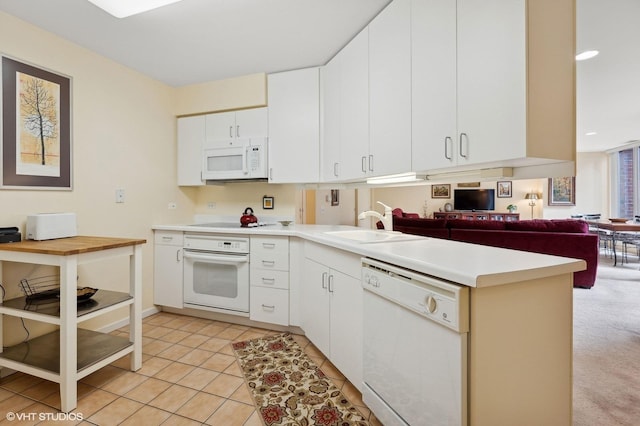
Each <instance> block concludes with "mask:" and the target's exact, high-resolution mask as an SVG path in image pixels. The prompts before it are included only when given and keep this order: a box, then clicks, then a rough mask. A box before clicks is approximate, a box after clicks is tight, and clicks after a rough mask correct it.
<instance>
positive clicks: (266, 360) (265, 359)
mask: <svg viewBox="0 0 640 426" xmlns="http://www.w3.org/2000/svg"><path fill="white" fill-rule="evenodd" d="M233 350H234V352H235V354H236V357H237V358H238V362H239V363H240V367H241V369H242V371H243V373H244V376H245V379H246V380H247V383H248V384H249V388H250V390H251V393H252V396H253V399H254V401H255V403H256V407H257V410H258V412H259V413H260V414H261V417H262V420H263V421H264V424H265V425H267V426H271V425H302V426H306V425H322V426H348V425H358V426H360V425H362V426H367V425H369V423H368V422H367V421H366V420H365V419H364V417H362V415H361V414H360V412H359V411H358V410H357V409H356V408H355V407H354V406H353V404H351V402H349V401H348V400H347V399H346V398H345V396H344V395H343V394H342V392H340V390H339V389H338V388H337V387H336V386H335V385H334V384H333V383H332V382H331V381H330V380H329V378H327V377H326V376H325V375H324V373H323V372H322V371H321V370H320V368H318V367H317V366H316V365H315V364H314V362H313V361H312V360H311V359H310V358H309V357H308V356H307V355H306V354H305V353H304V351H303V350H302V348H301V347H300V346H299V345H298V343H297V342H296V341H295V340H294V339H293V337H292V336H291V335H290V334H289V333H284V334H277V335H274V336H267V337H264V338H260V339H253V340H247V341H244V342H237V343H234V344H233Z"/></svg>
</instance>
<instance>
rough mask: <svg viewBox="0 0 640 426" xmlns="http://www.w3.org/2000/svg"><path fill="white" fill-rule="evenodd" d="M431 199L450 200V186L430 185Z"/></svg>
mask: <svg viewBox="0 0 640 426" xmlns="http://www.w3.org/2000/svg"><path fill="white" fill-rule="evenodd" d="M431 198H451V184H449V183H441V184H435V185H431Z"/></svg>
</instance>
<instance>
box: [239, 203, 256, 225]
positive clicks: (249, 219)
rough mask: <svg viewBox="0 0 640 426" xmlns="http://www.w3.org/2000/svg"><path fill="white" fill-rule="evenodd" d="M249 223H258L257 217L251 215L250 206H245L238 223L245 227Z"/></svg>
mask: <svg viewBox="0 0 640 426" xmlns="http://www.w3.org/2000/svg"><path fill="white" fill-rule="evenodd" d="M251 223H258V218H257V217H255V216H254V215H253V209H252V208H251V207H247V208H246V209H244V213H243V214H242V217H241V218H240V225H241V226H244V227H246V226H249V224H251Z"/></svg>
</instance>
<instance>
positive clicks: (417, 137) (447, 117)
mask: <svg viewBox="0 0 640 426" xmlns="http://www.w3.org/2000/svg"><path fill="white" fill-rule="evenodd" d="M411 60H412V62H411V81H412V84H411V91H412V97H411V104H412V108H411V114H412V120H411V126H412V135H411V137H412V141H411V143H412V151H413V154H412V170H414V171H426V170H433V169H438V168H446V167H451V166H455V165H456V164H457V158H458V154H457V150H458V144H457V132H456V2H454V1H453V2H452V1H450V0H412V2H411Z"/></svg>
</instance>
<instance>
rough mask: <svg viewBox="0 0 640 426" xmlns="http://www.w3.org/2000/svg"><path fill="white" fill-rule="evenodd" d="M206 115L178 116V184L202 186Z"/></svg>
mask: <svg viewBox="0 0 640 426" xmlns="http://www.w3.org/2000/svg"><path fill="white" fill-rule="evenodd" d="M204 140H205V117H204V116H203V115H200V116H195V117H182V118H178V185H180V186H200V185H204V182H203V181H202V144H203V143H204Z"/></svg>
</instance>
